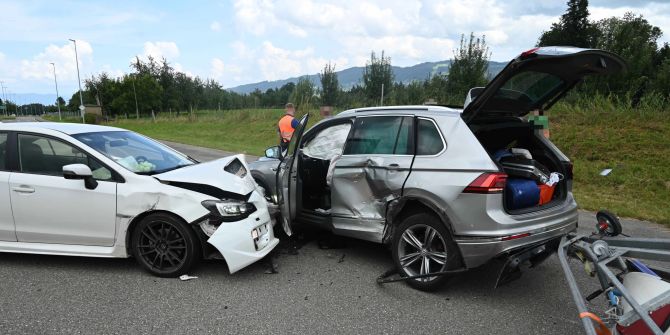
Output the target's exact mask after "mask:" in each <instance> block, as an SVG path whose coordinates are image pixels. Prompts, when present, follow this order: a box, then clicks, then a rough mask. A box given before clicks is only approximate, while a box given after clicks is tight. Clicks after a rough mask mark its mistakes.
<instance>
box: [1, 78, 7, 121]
mask: <svg viewBox="0 0 670 335" xmlns="http://www.w3.org/2000/svg"><path fill="white" fill-rule="evenodd" d="M4 83H5V82H4V81H0V88H1V89H2V104H3V105H4V106H5V114H6V113H7V96H6V95H5V85H4Z"/></svg>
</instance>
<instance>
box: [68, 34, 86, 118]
mask: <svg viewBox="0 0 670 335" xmlns="http://www.w3.org/2000/svg"><path fill="white" fill-rule="evenodd" d="M69 40H70V41H72V42H73V43H74V60H75V62H77V83H78V84H79V110H80V111H81V122H82V123H86V119H85V118H84V97H83V95H82V93H81V78H80V77H79V56H78V55H77V41H76V40H73V39H71V38H70V39H69Z"/></svg>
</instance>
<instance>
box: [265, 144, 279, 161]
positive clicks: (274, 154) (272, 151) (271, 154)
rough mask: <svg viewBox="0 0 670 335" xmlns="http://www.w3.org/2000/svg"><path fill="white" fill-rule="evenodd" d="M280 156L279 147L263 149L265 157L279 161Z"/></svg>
mask: <svg viewBox="0 0 670 335" xmlns="http://www.w3.org/2000/svg"><path fill="white" fill-rule="evenodd" d="M280 155H281V150H280V149H279V146H274V147H269V148H267V149H265V157H267V158H275V159H279V158H280Z"/></svg>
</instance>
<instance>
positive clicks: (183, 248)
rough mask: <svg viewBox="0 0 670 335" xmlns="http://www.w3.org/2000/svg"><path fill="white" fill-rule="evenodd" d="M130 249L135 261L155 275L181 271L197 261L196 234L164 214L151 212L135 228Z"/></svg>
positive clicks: (188, 268) (166, 275) (159, 275)
mask: <svg viewBox="0 0 670 335" xmlns="http://www.w3.org/2000/svg"><path fill="white" fill-rule="evenodd" d="M132 250H133V255H134V256H135V259H136V260H137V262H138V263H139V264H140V265H141V266H142V267H143V268H145V269H146V270H147V271H149V272H150V273H152V274H154V275H156V276H158V277H176V276H179V275H182V274H185V273H186V272H187V271H188V270H190V269H191V268H192V267H193V265H194V264H195V263H196V262H197V261H198V260H199V257H200V247H199V241H198V237H197V236H196V235H195V232H194V231H193V229H191V227H189V226H187V225H186V224H185V223H184V222H182V221H181V220H179V219H178V218H175V217H173V216H171V215H168V214H163V213H160V214H151V215H149V216H147V217H145V218H144V219H142V221H140V223H139V224H138V225H137V226H136V227H135V230H134V231H133V235H132Z"/></svg>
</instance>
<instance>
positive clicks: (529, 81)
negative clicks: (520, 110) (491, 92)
mask: <svg viewBox="0 0 670 335" xmlns="http://www.w3.org/2000/svg"><path fill="white" fill-rule="evenodd" d="M561 85H563V80H561V78H559V77H557V76H555V75H553V74H549V73H544V72H536V71H523V72H520V73H518V74H516V75H514V76H512V78H510V79H509V80H508V81H507V82H505V84H504V85H502V87H500V89H499V90H498V91H497V92H496V94H495V96H494V98H495V99H504V100H512V101H516V102H518V103H521V104H524V105H532V104H534V103H536V102H538V101H540V100H541V99H543V98H545V96H547V95H548V94H552V93H554V92H556V90H557V89H558V88H559V87H560V86H561Z"/></svg>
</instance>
